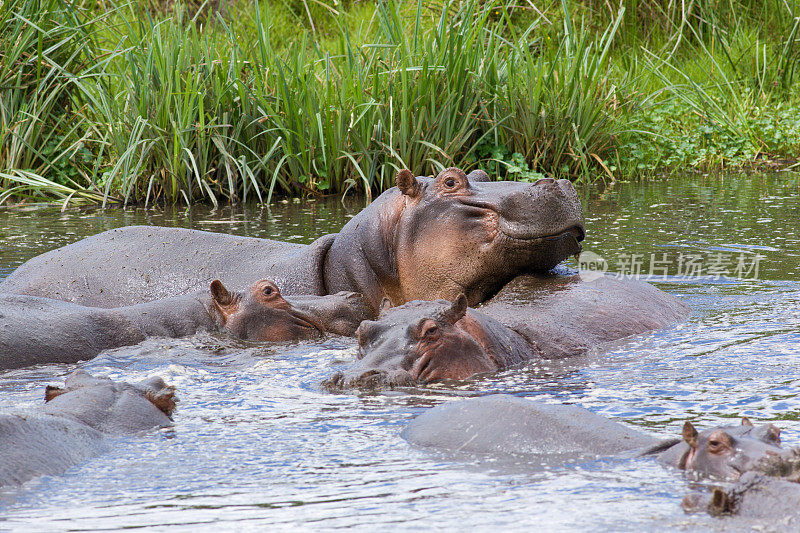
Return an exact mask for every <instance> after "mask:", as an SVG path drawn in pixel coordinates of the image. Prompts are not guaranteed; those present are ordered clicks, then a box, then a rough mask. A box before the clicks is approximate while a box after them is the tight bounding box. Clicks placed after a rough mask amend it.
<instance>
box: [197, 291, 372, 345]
mask: <svg viewBox="0 0 800 533" xmlns="http://www.w3.org/2000/svg"><path fill="white" fill-rule="evenodd" d="M211 299H212V305H213V306H214V309H215V310H216V312H217V313H218V317H217V320H218V321H219V322H220V325H221V326H222V328H223V329H225V330H227V331H228V332H230V333H231V334H232V335H234V336H236V337H239V338H241V339H246V340H253V341H291V340H302V339H311V338H315V337H318V336H319V335H321V334H322V333H325V332H330V333H336V334H340V335H352V334H353V331H354V330H355V328H356V325H357V324H358V323H359V322H360V321H361V320H363V319H364V318H366V317H367V316H369V315H370V311H369V307H368V306H367V305H366V303H365V302H364V300H363V298H362V297H361V295H360V294H357V293H354V292H344V291H343V292H339V293H337V294H333V295H330V296H297V297H290V298H289V299H288V300H287V299H286V298H284V297H283V296H281V293H280V290H279V289H278V286H277V285H275V283H273V282H272V281H270V280H267V279H262V280H260V281H257V282H256V283H254V284H253V285H252V286H251V287H250V289H248V290H247V291H243V292H237V291H229V290H228V289H227V288H225V286H224V285H223V284H222V282H221V281H219V280H214V281H213V282H211Z"/></svg>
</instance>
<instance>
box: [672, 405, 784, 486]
mask: <svg viewBox="0 0 800 533" xmlns="http://www.w3.org/2000/svg"><path fill="white" fill-rule="evenodd" d="M683 440H684V442H685V443H686V445H687V446H686V447H684V449H683V454H682V455H681V457H680V459H679V460H678V464H677V466H678V468H681V469H684V470H686V471H687V472H692V473H693V474H695V475H697V476H711V477H716V478H721V479H726V480H736V479H738V478H739V476H741V475H742V474H743V473H744V472H747V471H748V470H753V469H754V468H755V467H756V466H757V465H759V464H760V463H761V462H762V461H763V460H764V459H765V458H767V457H770V456H777V455H779V454H780V453H781V452H782V451H783V450H782V449H781V448H780V443H781V440H780V430H779V429H778V428H777V427H775V426H773V425H772V424H765V425H761V426H755V425H753V423H752V422H751V421H750V420H749V419H747V418H743V419H742V425H741V426H726V427H716V428H711V429H707V430H705V431H702V432H698V431H697V430H696V429H695V428H694V426H693V425H692V423H691V422H688V421H687V422H686V423H684V425H683Z"/></svg>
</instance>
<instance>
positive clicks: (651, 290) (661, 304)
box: [478, 274, 689, 358]
mask: <svg viewBox="0 0 800 533" xmlns="http://www.w3.org/2000/svg"><path fill="white" fill-rule="evenodd" d="M478 309H479V310H480V311H482V312H484V313H486V314H487V315H489V316H490V317H492V318H494V319H495V320H497V321H499V322H500V323H502V324H504V325H505V326H507V327H509V328H511V329H513V330H514V331H516V332H517V333H519V334H520V335H522V336H524V337H525V338H526V339H527V340H528V342H529V343H530V345H531V347H532V348H533V350H534V352H536V353H534V354H533V355H536V356H539V357H544V358H559V357H567V356H572V355H579V354H582V353H584V352H586V351H588V350H589V349H591V348H593V347H596V346H600V345H602V344H605V343H608V342H612V341H616V340H618V339H622V338H625V337H629V336H631V335H637V334H640V333H644V332H646V331H651V330H655V329H659V328H663V327H666V326H668V325H670V324H674V323H675V322H678V321H680V320H683V319H684V318H686V316H687V315H688V313H689V307H688V306H687V305H686V304H684V303H683V302H681V301H680V300H678V299H677V298H675V297H674V296H672V295H670V294H667V293H665V292H663V291H661V290H659V289H657V288H656V287H654V286H652V285H650V284H649V283H645V282H643V281H637V280H633V279H629V278H612V277H610V276H593V277H587V278H583V277H581V276H580V275H574V276H536V275H528V274H525V275H521V276H517V277H516V278H514V279H513V280H512V281H511V282H509V283H508V284H507V285H506V286H505V287H503V289H502V290H501V291H500V292H499V293H498V294H497V295H495V297H494V298H492V299H491V300H490V301H489V302H488V303H486V304H484V305H483V306H481V307H479V308H478Z"/></svg>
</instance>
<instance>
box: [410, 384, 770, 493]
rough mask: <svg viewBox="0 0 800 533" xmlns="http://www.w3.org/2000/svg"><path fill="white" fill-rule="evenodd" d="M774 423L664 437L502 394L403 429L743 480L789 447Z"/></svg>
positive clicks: (415, 434)
mask: <svg viewBox="0 0 800 533" xmlns="http://www.w3.org/2000/svg"><path fill="white" fill-rule="evenodd" d="M778 434H779V431H778V430H777V428H775V426H773V425H771V424H766V425H760V426H754V425H753V424H752V422H750V421H749V420H748V419H743V423H742V425H740V426H723V427H716V428H711V429H707V430H705V431H703V432H702V433H700V434H698V433H697V431H696V430H694V427H693V426H692V425H691V423H689V422H687V423H686V424H685V425H684V431H683V439H667V440H659V439H658V438H656V437H653V436H652V435H648V434H646V433H643V432H641V431H639V430H638V429H635V428H633V427H631V426H628V425H625V424H622V423H620V422H617V421H614V420H610V419H608V418H605V417H602V416H600V415H598V414H595V413H593V412H591V411H589V410H588V409H584V408H582V407H580V406H577V405H563V404H546V403H541V402H534V401H531V400H527V399H524V398H519V397H516V396H509V395H505V394H496V395H490V396H484V397H480V398H471V399H468V400H462V401H454V402H448V403H445V404H442V405H438V406H436V407H433V408H431V409H428V410H427V411H426V412H424V413H423V414H421V415H419V416H418V417H416V418H415V419H414V420H412V421H411V422H410V423H409V424H408V426H407V427H406V428H405V429H404V430H403V432H402V433H401V436H402V437H403V438H404V439H406V440H407V441H408V442H410V443H412V444H414V445H417V446H422V447H426V448H434V449H438V450H445V451H450V452H459V453H472V454H476V453H477V454H482V455H488V456H490V457H491V458H493V459H502V458H504V457H505V458H512V459H516V460H519V459H524V460H525V461H526V464H528V465H530V467H531V468H539V467H541V466H562V465H564V464H565V463H568V462H575V461H585V460H591V459H596V458H600V457H608V456H616V457H617V458H635V457H655V458H656V459H657V460H658V461H659V462H660V463H661V464H664V465H665V466H670V467H675V468H678V469H681V470H684V471H686V472H688V473H691V475H692V476H693V477H714V478H718V479H736V478H737V477H738V476H739V475H740V474H741V473H742V472H744V471H747V470H749V469H752V468H755V467H756V465H759V464H761V463H760V461H763V460H764V459H765V458H769V457H772V456H774V455H776V454H779V453H781V452H783V450H782V449H781V448H780V446H779V445H780V438H779V437H778Z"/></svg>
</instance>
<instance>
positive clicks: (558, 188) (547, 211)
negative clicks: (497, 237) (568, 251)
mask: <svg viewBox="0 0 800 533" xmlns="http://www.w3.org/2000/svg"><path fill="white" fill-rule="evenodd" d="M499 213H500V215H501V217H500V230H501V231H502V232H503V233H504V234H505V235H506V236H508V237H511V238H513V239H520V240H531V239H537V238H543V237H554V236H558V235H562V234H565V233H567V232H571V233H572V234H573V235H575V236H576V238H577V240H582V239H583V236H584V231H585V230H584V221H583V210H582V208H581V203H580V200H579V199H578V193H577V192H576V191H575V188H574V187H573V186H572V183H571V182H570V181H569V180H563V179H562V180H555V179H553V178H542V179H540V180H538V181H536V182H535V183H529V184H524V185H522V184H521V186H520V187H519V188H518V189H517V190H515V191H514V192H513V193H510V194H507V195H505V196H504V197H503V199H502V200H501V202H500V205H499Z"/></svg>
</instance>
